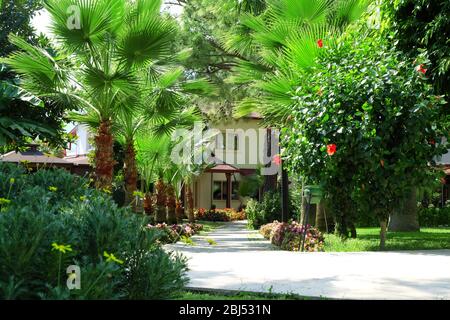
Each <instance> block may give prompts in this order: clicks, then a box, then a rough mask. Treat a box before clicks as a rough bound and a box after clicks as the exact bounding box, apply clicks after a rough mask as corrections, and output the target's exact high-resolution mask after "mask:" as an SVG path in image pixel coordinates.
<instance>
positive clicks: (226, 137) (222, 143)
mask: <svg viewBox="0 0 450 320" xmlns="http://www.w3.org/2000/svg"><path fill="white" fill-rule="evenodd" d="M227 141H231V144H230V145H229V146H227ZM228 143H230V142H228ZM238 143H239V136H238V135H237V134H235V133H228V134H226V133H225V132H221V133H220V134H218V135H216V148H217V149H225V147H227V150H234V151H237V150H238Z"/></svg>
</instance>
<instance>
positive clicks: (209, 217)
mask: <svg viewBox="0 0 450 320" xmlns="http://www.w3.org/2000/svg"><path fill="white" fill-rule="evenodd" d="M195 219H196V220H203V221H221V222H229V221H236V220H245V219H246V212H245V211H236V210H234V209H228V208H227V209H211V210H206V209H204V208H200V209H198V210H196V211H195Z"/></svg>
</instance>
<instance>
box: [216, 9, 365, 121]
mask: <svg viewBox="0 0 450 320" xmlns="http://www.w3.org/2000/svg"><path fill="white" fill-rule="evenodd" d="M247 2H248V3H249V4H252V3H253V2H254V1H244V3H247ZM259 2H260V1H256V3H259ZM369 3H370V0H349V1H341V0H302V1H298V0H266V1H265V7H266V9H265V11H264V12H262V13H261V14H257V15H253V14H250V13H247V14H243V15H242V16H241V23H240V25H238V27H237V28H238V29H237V30H238V31H239V33H235V32H233V31H232V32H231V33H230V34H229V36H228V37H227V38H226V39H224V40H223V45H224V46H225V47H226V48H227V49H228V50H230V51H231V52H234V53H237V54H238V56H243V57H246V58H247V59H245V60H240V61H239V63H238V66H237V67H236V68H235V69H234V71H235V75H234V76H232V77H231V79H230V80H231V81H232V82H234V83H239V84H246V85H248V86H250V88H251V89H252V90H253V92H255V94H254V95H253V96H252V97H249V98H247V99H244V100H243V101H241V103H240V104H239V105H238V106H237V107H236V110H235V113H236V115H237V116H244V115H246V114H248V113H251V112H254V111H257V112H259V113H261V114H262V115H263V116H264V121H265V122H266V123H267V124H269V125H272V126H274V127H281V126H282V125H283V124H285V123H286V122H287V120H288V117H289V115H290V111H291V110H292V106H293V104H294V103H295V101H293V100H292V95H291V93H292V92H294V91H295V89H296V87H298V86H299V85H301V83H302V78H303V77H307V73H308V70H309V69H310V68H311V67H312V66H313V65H314V64H315V61H316V58H317V57H318V56H319V55H321V54H325V50H322V48H323V47H324V46H329V45H332V44H334V43H335V41H336V38H337V37H338V36H339V35H340V34H341V33H342V32H343V31H344V30H345V29H346V27H347V26H348V25H349V24H351V23H352V22H354V21H356V20H357V19H358V18H359V17H360V16H361V14H362V13H363V12H364V11H366V9H367V7H368V4H369ZM258 13H259V12H258Z"/></svg>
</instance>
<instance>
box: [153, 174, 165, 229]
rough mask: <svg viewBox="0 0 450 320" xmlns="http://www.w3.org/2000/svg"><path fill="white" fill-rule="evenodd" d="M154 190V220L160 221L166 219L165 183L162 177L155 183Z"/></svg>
mask: <svg viewBox="0 0 450 320" xmlns="http://www.w3.org/2000/svg"><path fill="white" fill-rule="evenodd" d="M155 191H156V206H155V222H156V223H162V222H166V221H167V208H166V202H167V197H166V185H165V184H164V181H163V180H162V179H159V180H158V181H157V182H156V185H155Z"/></svg>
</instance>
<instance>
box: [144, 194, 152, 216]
mask: <svg viewBox="0 0 450 320" xmlns="http://www.w3.org/2000/svg"><path fill="white" fill-rule="evenodd" d="M144 212H145V214H146V215H149V216H150V215H152V214H153V199H152V194H151V193H150V192H147V193H146V194H145V198H144Z"/></svg>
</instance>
